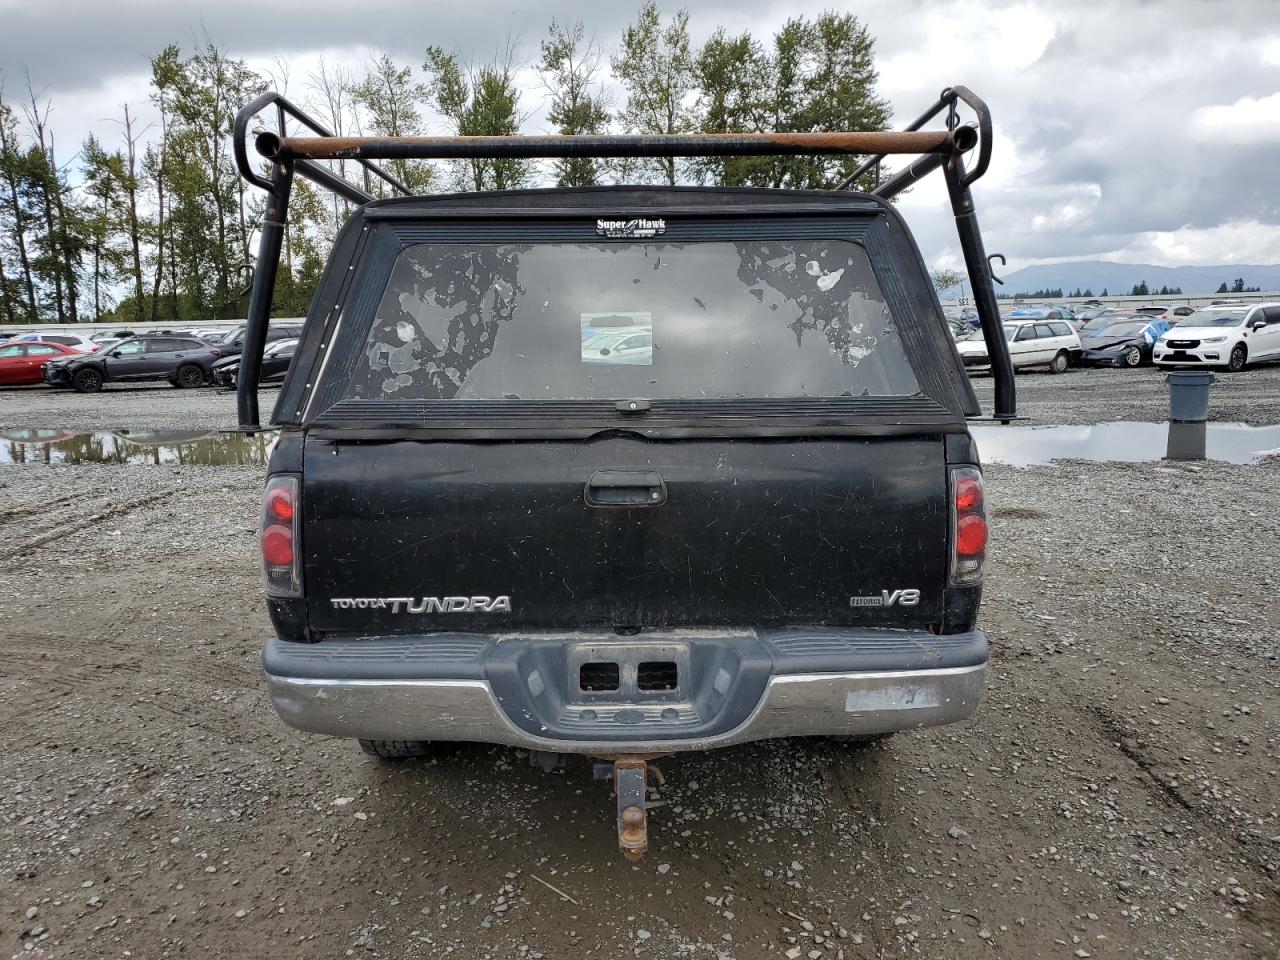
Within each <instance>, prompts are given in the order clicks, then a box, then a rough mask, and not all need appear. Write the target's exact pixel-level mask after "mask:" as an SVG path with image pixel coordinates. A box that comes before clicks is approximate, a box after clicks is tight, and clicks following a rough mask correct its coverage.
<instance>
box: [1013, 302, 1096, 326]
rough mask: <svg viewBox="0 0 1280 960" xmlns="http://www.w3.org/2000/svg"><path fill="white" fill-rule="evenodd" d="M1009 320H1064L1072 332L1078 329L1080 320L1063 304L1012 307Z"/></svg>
mask: <svg viewBox="0 0 1280 960" xmlns="http://www.w3.org/2000/svg"><path fill="white" fill-rule="evenodd" d="M1008 319H1010V320H1065V321H1067V323H1069V324H1071V328H1072V329H1073V330H1075V329H1078V328H1079V326H1080V322H1081V321H1080V320H1079V319H1077V317H1076V312H1075V311H1074V310H1073V309H1071V307H1069V306H1067V305H1066V304H1064V303H1043V304H1032V305H1029V306H1020V307H1014V308H1013V310H1011V311H1010V312H1009V316H1008Z"/></svg>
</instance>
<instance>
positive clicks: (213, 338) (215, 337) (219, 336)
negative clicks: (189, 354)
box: [193, 328, 231, 343]
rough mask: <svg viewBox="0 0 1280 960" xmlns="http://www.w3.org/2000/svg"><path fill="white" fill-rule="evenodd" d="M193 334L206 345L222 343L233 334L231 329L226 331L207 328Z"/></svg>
mask: <svg viewBox="0 0 1280 960" xmlns="http://www.w3.org/2000/svg"><path fill="white" fill-rule="evenodd" d="M193 333H194V334H195V336H197V337H199V338H200V339H201V340H203V341H204V342H205V343H222V341H223V340H225V339H226V337H227V334H229V333H231V329H230V328H227V329H225V330H218V329H210V328H205V329H202V330H198V331H193Z"/></svg>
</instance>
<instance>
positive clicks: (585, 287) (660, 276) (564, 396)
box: [344, 240, 919, 400]
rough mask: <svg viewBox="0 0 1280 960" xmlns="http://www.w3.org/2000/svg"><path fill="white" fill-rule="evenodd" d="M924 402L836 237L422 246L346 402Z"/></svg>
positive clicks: (383, 308) (849, 251)
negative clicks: (815, 399)
mask: <svg viewBox="0 0 1280 960" xmlns="http://www.w3.org/2000/svg"><path fill="white" fill-rule="evenodd" d="M917 392H919V386H918V384H917V382H916V378H915V375H914V374H913V372H912V370H911V366H910V364H909V363H908V362H907V359H906V356H905V353H904V350H903V346H902V343H901V341H900V339H899V337H898V333H897V330H896V328H895V326H894V322H893V318H892V316H891V315H890V313H889V310H888V308H887V306H886V305H885V303H884V298H883V295H882V294H881V292H880V289H879V286H878V285H877V283H876V280H875V277H874V275H873V274H872V271H871V266H870V263H869V262H868V260H867V255H866V252H865V250H864V249H863V248H862V247H861V246H859V245H857V244H853V243H849V242H845V241H833V240H776V241H738V242H694V243H655V242H652V241H647V242H638V243H617V242H613V243H574V244H550V243H547V244H466V245H463V244H417V245H414V246H410V247H406V248H405V249H404V250H403V251H402V252H401V254H400V256H399V259H398V260H397V262H396V265H395V267H394V268H393V270H392V273H391V276H390V279H389V281H388V284H387V288H386V291H385V293H384V295H383V297H382V299H381V302H380V303H379V305H378V308H377V311H376V314H375V317H374V319H373V321H372V324H371V327H370V330H369V335H368V337H367V338H366V340H365V344H364V349H363V355H362V356H361V357H359V358H357V360H356V362H355V364H354V366H353V367H352V368H350V373H349V380H348V382H347V383H346V384H345V390H344V395H345V396H346V397H347V398H360V399H366V400H379V399H388V400H402V399H408V400H452V399H459V400H476V399H486V400H497V399H511V400H541V399H546V400H570V399H617V398H653V399H661V398H672V399H732V398H746V397H751V398H759V397H778V398H786V397H821V396H846V397H848V396H909V395H912V394H915V393H917Z"/></svg>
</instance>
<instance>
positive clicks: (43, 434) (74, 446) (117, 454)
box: [0, 428, 275, 466]
mask: <svg viewBox="0 0 1280 960" xmlns="http://www.w3.org/2000/svg"><path fill="white" fill-rule="evenodd" d="M274 439H275V434H274V433H257V434H253V435H252V436H249V435H246V434H242V433H219V432H217V431H213V430H202V431H191V430H168V431H163V430H110V431H107V430H98V431H94V432H92V433H75V432H73V431H67V430H48V429H36V428H28V429H20V430H4V431H0V463H4V464H55V463H70V464H77V463H113V464H141V465H152V466H164V465H170V464H172V465H189V464H194V465H200V466H228V465H237V466H244V465H249V466H252V465H256V464H264V463H266V462H267V459H268V457H269V456H270V453H271V444H272V442H273V441H274Z"/></svg>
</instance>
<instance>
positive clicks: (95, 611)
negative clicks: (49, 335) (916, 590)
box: [0, 367, 1280, 960]
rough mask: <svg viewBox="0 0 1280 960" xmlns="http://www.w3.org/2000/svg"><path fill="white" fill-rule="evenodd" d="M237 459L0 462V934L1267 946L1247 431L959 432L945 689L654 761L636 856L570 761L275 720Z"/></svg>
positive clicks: (125, 396)
mask: <svg viewBox="0 0 1280 960" xmlns="http://www.w3.org/2000/svg"><path fill="white" fill-rule="evenodd" d="M1219 380H1220V383H1219V384H1218V385H1217V386H1216V387H1215V388H1214V394H1213V399H1212V401H1211V409H1212V411H1213V416H1214V418H1215V419H1220V420H1239V421H1243V422H1249V423H1255V424H1261V423H1276V422H1277V421H1280V368H1277V367H1271V368H1264V369H1260V370H1257V371H1249V372H1246V373H1244V374H1242V375H1237V376H1229V375H1220V376H1219ZM1018 386H1019V389H1020V392H1021V396H1022V399H1023V404H1022V407H1023V410H1024V412H1025V413H1026V414H1027V415H1029V416H1030V417H1032V418H1033V422H1036V423H1089V422H1095V421H1097V420H1111V419H1134V420H1159V419H1162V417H1163V413H1164V403H1165V397H1166V394H1165V388H1164V385H1163V377H1162V376H1161V375H1159V374H1157V373H1156V372H1154V371H1124V370H1117V371H1112V370H1101V371H1077V372H1071V373H1068V374H1065V375H1063V376H1060V377H1053V376H1049V375H1047V374H1030V375H1027V376H1020V377H1019V378H1018ZM978 389H979V393H980V395H983V396H984V397H986V396H988V395H989V392H990V381H989V380H985V381H984V380H980V381H978ZM265 400H266V398H265V397H264V401H265ZM233 406H234V404H233V400H232V398H231V397H230V396H229V395H227V394H222V393H215V392H213V391H209V390H203V391H190V392H188V391H174V390H172V389H171V388H169V387H167V386H163V387H160V388H149V387H148V388H140V389H129V390H109V391H107V392H106V393H104V394H103V395H101V396H97V397H87V398H86V397H81V396H78V395H75V394H70V393H58V394H54V393H50V392H48V391H43V390H21V391H8V392H4V393H0V428H28V429H29V428H34V427H58V428H67V429H75V430H86V429H107V428H119V427H128V428H132V429H142V428H150V429H164V430H173V429H207V428H210V427H218V426H224V427H225V426H228V425H229V424H230V422H231V420H232V411H233ZM1010 429H1018V428H1016V427H1014V428H1010ZM0 442H3V441H0ZM261 477H262V469H261V468H258V467H239V466H228V467H181V468H178V467H170V466H151V467H141V466H139V467H119V466H111V465H82V466H66V465H64V466H54V467H44V466H9V467H0V503H2V504H3V505H4V506H3V511H2V512H0V591H2V592H3V595H4V598H5V599H4V602H3V604H0V638H2V642H0V658H2V659H0V663H2V666H0V736H3V738H4V749H3V751H2V752H0V781H2V782H3V783H4V784H5V789H4V790H3V791H0V823H2V824H3V828H2V830H0V937H3V940H4V949H5V950H7V952H8V954H12V955H18V954H22V955H27V956H32V955H34V956H56V957H64V958H86V960H87V958H97V957H118V956H123V955H125V952H126V951H129V952H130V954H131V955H132V956H134V957H164V956H244V957H252V956H266V955H271V956H274V957H282V958H283V957H295V956H296V957H304V956H305V957H315V956H326V957H327V956H342V955H344V954H346V953H347V952H348V951H354V953H355V955H357V956H369V957H437V956H441V955H443V954H444V953H445V951H447V950H448V951H451V952H450V953H449V955H450V956H456V957H462V958H472V957H476V958H479V957H525V956H530V957H532V956H537V955H543V956H545V957H548V958H561V957H569V958H577V957H588V956H595V957H617V956H622V955H631V954H632V953H633V951H634V953H635V954H636V955H638V956H643V957H661V958H665V957H672V956H681V957H696V958H702V957H707V958H712V957H733V958H739V960H747V958H754V957H762V956H787V957H793V958H794V957H831V958H839V957H847V958H850V960H852V958H854V957H872V956H895V957H896V956H921V957H930V958H933V957H943V958H946V957H957V958H958V957H972V956H981V955H988V954H990V955H992V956H1000V957H1011V958H1012V957H1017V958H1023V957H1063V958H1073V957H1088V956H1092V957H1119V956H1143V955H1149V956H1153V957H1166V956H1167V957H1177V958H1183V957H1186V958H1202V957H1213V958H1224V957H1232V958H1234V957H1273V956H1280V945H1278V943H1277V940H1278V939H1280V900H1278V899H1277V897H1278V896H1280V775H1278V774H1277V770H1278V769H1280V715H1278V711H1277V709H1276V708H1277V702H1278V690H1277V687H1278V681H1280V644H1278V642H1277V636H1278V631H1280V603H1277V602H1276V598H1277V596H1278V595H1280V511H1278V510H1277V508H1276V494H1275V487H1276V477H1277V461H1276V460H1275V459H1274V458H1273V459H1271V460H1270V461H1264V462H1263V463H1261V464H1258V465H1254V466H1232V465H1228V464H1221V463H1205V464H1198V465H1173V464H1159V463H1150V464H1100V463H1084V462H1070V463H1064V464H1059V465H1057V466H1053V467H1038V468H1030V469H1025V470H1017V469H1013V468H1010V467H1005V466H999V465H994V466H988V468H987V481H988V485H989V491H990V493H989V498H990V502H991V504H992V506H993V514H992V523H993V542H994V548H993V560H992V562H991V567H990V569H989V573H988V588H987V592H986V598H985V603H984V606H983V613H982V626H983V627H984V629H986V630H987V632H988V633H989V635H990V637H991V639H992V650H993V661H992V674H991V676H990V679H989V683H988V687H987V691H986V694H985V697H984V702H983V706H982V708H981V709H980V711H979V713H978V714H977V716H976V717H975V718H974V719H972V720H971V721H968V722H966V723H963V724H959V725H956V726H953V727H947V728H941V729H938V730H933V731H924V732H921V733H916V734H909V735H899V736H898V737H895V738H893V739H892V740H890V741H888V743H887V744H886V745H885V746H883V747H878V748H874V749H869V750H864V751H861V752H859V751H854V750H849V749H846V748H843V747H839V746H835V745H831V744H827V743H824V742H807V741H783V742H775V743H768V744H756V745H748V746H744V747H739V748H734V749H729V750H724V751H720V752H715V753H709V754H705V755H685V756H682V757H679V758H675V759H667V760H664V761H661V762H660V766H661V768H662V771H663V773H664V774H665V775H666V777H667V780H668V784H667V786H666V787H663V788H660V790H659V793H660V795H661V796H660V799H659V801H658V803H655V804H654V806H655V807H656V809H654V811H653V815H652V821H651V822H652V828H651V844H652V845H651V849H650V852H649V854H648V856H647V857H646V859H645V860H643V861H642V862H641V863H640V864H639V865H638V866H634V867H633V866H631V865H628V864H626V863H625V862H624V861H623V860H622V859H621V858H620V856H619V855H618V853H617V851H616V848H615V841H614V828H613V824H612V822H611V821H612V811H611V807H610V805H609V803H608V786H607V785H606V784H602V783H597V782H593V781H591V780H590V779H589V777H588V776H587V771H586V765H585V763H583V764H579V765H571V766H570V767H569V768H568V770H567V771H566V772H565V773H563V774H556V775H545V774H543V773H541V772H540V771H537V770H535V769H533V768H531V767H530V766H528V763H527V760H526V759H525V758H524V757H523V756H522V755H521V754H520V753H518V752H516V751H512V750H508V749H504V748H490V747H481V746H459V747H457V748H455V749H452V750H449V751H447V752H445V753H444V754H442V755H441V756H440V757H439V758H438V759H435V760H433V761H431V762H426V763H407V764H404V765H400V766H388V765H382V764H378V763H376V762H374V761H372V760H371V759H370V758H368V757H366V756H364V755H363V754H362V753H360V751H359V750H358V748H357V747H356V746H355V745H354V744H352V743H349V742H345V741H340V740H331V739H324V738H318V737H308V736H305V735H302V734H297V733H294V732H292V731H290V730H288V729H286V728H284V727H283V726H282V725H281V724H280V723H279V722H278V720H277V719H276V717H275V714H274V712H273V711H272V710H271V708H270V705H269V704H268V703H267V701H266V697H265V693H264V690H263V685H262V683H261V680H260V674H259V667H258V653H259V648H260V644H261V641H262V639H263V637H264V636H265V634H266V632H267V630H268V629H269V626H268V622H267V619H266V616H265V613H264V612H263V609H262V607H263V603H262V593H261V587H260V585H259V582H258V573H257V565H256V564H257V561H256V545H255V535H254V529H255V522H256V517H257V510H258V507H257V498H258V492H259V488H260V484H261ZM26 943H33V944H34V949H33V950H29V951H27V950H24V946H25V944H26Z"/></svg>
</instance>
